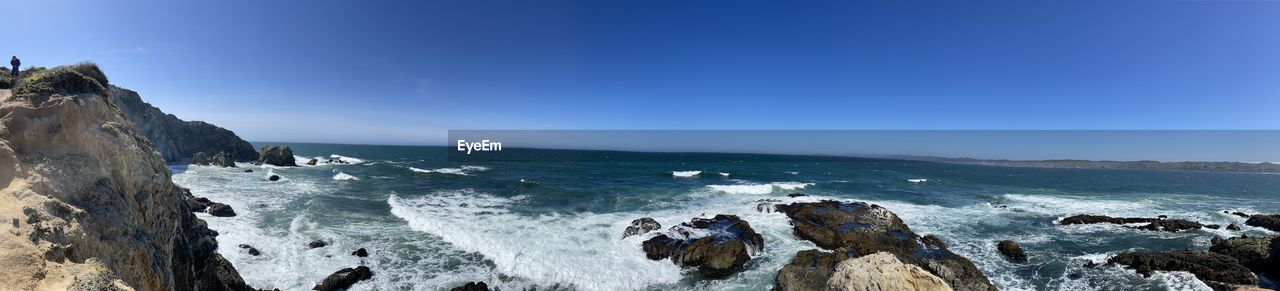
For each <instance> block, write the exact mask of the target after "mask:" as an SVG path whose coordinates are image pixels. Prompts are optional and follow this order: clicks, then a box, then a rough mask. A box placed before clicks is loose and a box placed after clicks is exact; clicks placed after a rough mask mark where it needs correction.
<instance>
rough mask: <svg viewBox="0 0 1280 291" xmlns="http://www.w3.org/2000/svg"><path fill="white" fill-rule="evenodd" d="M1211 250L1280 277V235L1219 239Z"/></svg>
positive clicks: (1246, 265)
mask: <svg viewBox="0 0 1280 291" xmlns="http://www.w3.org/2000/svg"><path fill="white" fill-rule="evenodd" d="M1209 251H1210V252H1214V253H1219V254H1223V255H1227V256H1230V257H1232V258H1235V259H1236V260H1237V261H1239V262H1240V263H1241V264H1243V265H1244V266H1245V267H1247V268H1249V269H1250V270H1253V271H1254V272H1258V273H1264V274H1267V275H1270V276H1272V277H1280V236H1277V237H1234V238H1229V239H1225V240H1224V239H1219V240H1215V241H1214V242H1213V246H1211V247H1209Z"/></svg>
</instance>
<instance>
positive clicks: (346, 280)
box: [311, 266, 373, 291]
mask: <svg viewBox="0 0 1280 291" xmlns="http://www.w3.org/2000/svg"><path fill="white" fill-rule="evenodd" d="M372 278H373V271H372V270H369V267H365V266H359V267H355V268H354V269H353V268H343V269H342V270H338V271H337V272H333V274H332V275H329V276H328V277H325V278H324V280H323V281H320V284H316V286H315V287H311V290H320V291H333V290H347V289H350V288H351V285H355V284H356V283H359V282H360V281H364V280H369V279H372Z"/></svg>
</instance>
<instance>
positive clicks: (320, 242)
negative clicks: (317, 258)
mask: <svg viewBox="0 0 1280 291" xmlns="http://www.w3.org/2000/svg"><path fill="white" fill-rule="evenodd" d="M327 245H329V243H326V242H324V241H323V240H313V241H311V242H310V243H307V248H312V249H314V248H323V247H325V246H327Z"/></svg>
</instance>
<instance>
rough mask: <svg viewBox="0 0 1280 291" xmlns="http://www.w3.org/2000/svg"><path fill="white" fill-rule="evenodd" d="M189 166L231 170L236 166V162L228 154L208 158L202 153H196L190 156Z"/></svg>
mask: <svg viewBox="0 0 1280 291" xmlns="http://www.w3.org/2000/svg"><path fill="white" fill-rule="evenodd" d="M191 164H193V165H202V166H219V167H223V168H231V167H235V166H236V161H235V160H234V159H233V158H232V157H231V155H230V154H227V152H218V154H216V155H213V156H208V155H206V154H205V153H204V152H198V153H196V154H195V155H193V156H191Z"/></svg>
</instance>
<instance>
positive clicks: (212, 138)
mask: <svg viewBox="0 0 1280 291" xmlns="http://www.w3.org/2000/svg"><path fill="white" fill-rule="evenodd" d="M110 87H111V89H110V90H111V94H110V98H111V102H112V103H113V104H115V105H116V106H117V107H119V108H120V112H122V113H124V117H125V119H128V120H129V122H130V123H133V125H134V126H135V127H136V128H137V129H138V131H141V132H142V135H144V136H146V137H147V139H148V140H151V143H152V144H154V145H155V148H156V151H157V152H160V156H161V157H164V160H165V161H166V162H170V163H178V162H183V161H184V160H186V159H188V158H191V157H192V156H193V155H195V154H196V153H199V152H205V153H222V152H225V153H227V154H226V157H227V159H228V160H230V161H231V162H237V161H240V162H249V161H254V160H257V159H258V152H257V151H254V150H253V145H251V144H249V142H247V141H245V140H243V139H241V138H240V137H239V136H236V134H235V133H234V132H231V131H230V130H226V129H224V128H221V127H218V126H215V125H213V124H209V123H205V122H202V121H183V120H181V119H178V117H177V116H173V115H170V114H166V113H164V112H161V111H160V109H157V108H156V107H154V106H151V104H147V103H146V102H144V101H142V97H140V96H138V93H137V92H134V91H131V90H128V89H123V88H119V87H116V86H110ZM233 164H234V163H233ZM220 165H224V164H220Z"/></svg>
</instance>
